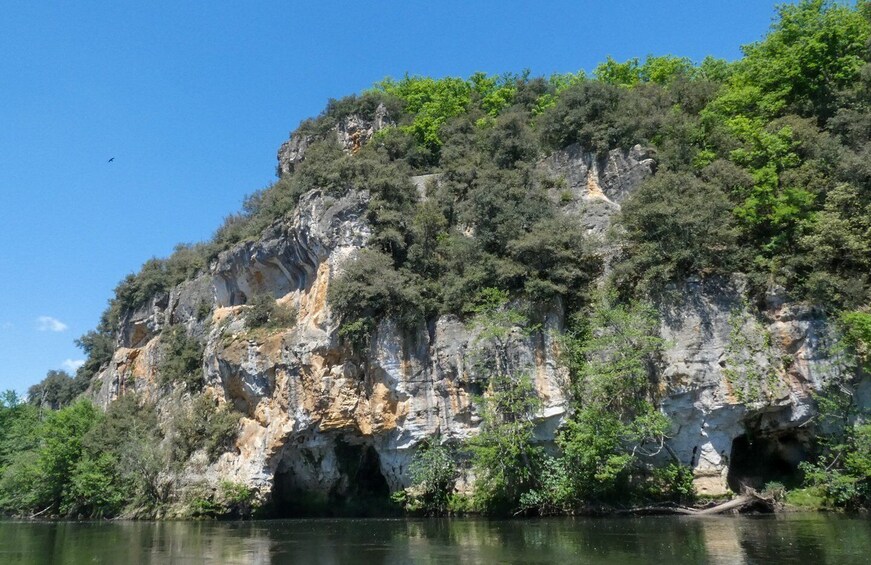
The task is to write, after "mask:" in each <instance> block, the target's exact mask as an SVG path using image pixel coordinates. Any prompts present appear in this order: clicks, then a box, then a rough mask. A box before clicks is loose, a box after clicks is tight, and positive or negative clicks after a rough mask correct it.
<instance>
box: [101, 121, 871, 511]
mask: <svg viewBox="0 0 871 565" xmlns="http://www.w3.org/2000/svg"><path fill="white" fill-rule="evenodd" d="M386 119H387V117H386V116H384V115H382V116H381V117H380V118H379V117H378V116H376V120H374V121H370V122H365V121H361V120H359V119H357V118H353V117H352V118H348V119H347V120H345V121H344V122H343V123H342V124H340V125H339V126H338V127H337V130H336V131H337V139H338V142H339V143H341V144H342V145H343V147H345V149H347V150H349V151H353V150H354V148H355V147H356V144H357V143H358V141H359V140H360V139H363V140H365V139H368V137H370V136H371V135H372V133H374V132H375V131H377V130H378V129H379V128H381V127H383V125H384V124H385V123H386V122H385V120H386ZM379 120H380V121H379ZM358 134H359V135H358ZM355 136H356V137H355ZM307 143H308V141H306V140H304V139H302V138H299V139H296V140H295V141H294V140H293V139H291V141H289V142H288V144H285V146H282V150H281V152H280V153H279V161H280V162H281V167H282V171H283V172H285V173H286V172H289V171H291V170H292V167H293V165H294V164H295V163H298V162H299V160H301V159H302V158H303V154H304V149H305V145H306V144H307ZM282 155H283V156H282ZM541 167H542V168H543V170H545V171H546V172H548V173H549V174H550V175H551V176H553V177H554V178H557V179H558V178H561V179H563V181H562V183H563V184H562V185H560V184H559V183H557V190H561V191H563V192H564V194H563V195H562V196H561V198H560V199H561V202H562V203H563V204H564V207H565V209H566V210H568V211H569V212H570V213H573V214H575V215H577V217H578V218H579V221H581V222H583V223H584V225H585V226H586V227H587V229H588V230H589V231H590V232H595V233H602V232H604V230H606V229H607V227H608V225H609V223H610V219H611V216H612V215H613V214H614V213H615V212H616V211H618V210H619V206H620V203H621V202H622V201H623V200H624V199H625V198H626V197H627V196H628V195H629V194H630V193H631V192H632V191H633V190H634V189H635V188H636V187H637V186H638V184H639V183H640V182H641V181H643V180H644V179H645V178H647V177H648V176H650V175H651V174H653V172H654V170H655V163H654V161H653V160H652V159H651V158H650V156H649V154H648V153H647V152H646V151H645V150H644V149H643V148H641V147H639V146H636V147H634V148H632V149H631V150H628V151H624V150H615V151H611V152H610V153H609V154H608V155H606V156H596V155H593V154H590V153H587V152H584V151H583V150H582V149H581V148H580V147H578V146H573V147H569V148H567V149H566V150H564V151H561V152H557V153H556V154H554V155H552V156H551V157H549V158H548V159H545V160H544V161H543V162H542V163H541ZM430 181H431V182H437V177H420V178H419V179H416V182H417V184H418V185H419V186H420V187H423V186H425V184H426V182H430ZM422 197H423V195H422ZM366 202H367V195H366V194H364V193H353V192H352V193H350V194H349V195H347V196H346V197H344V198H341V199H338V200H337V199H333V198H329V197H325V196H323V195H322V194H320V193H319V192H318V191H313V192H311V193H309V194H307V195H305V196H304V197H303V198H302V200H301V202H300V205H299V207H298V209H297V210H296V211H295V213H294V214H293V215H292V216H290V217H288V218H286V219H284V220H281V221H278V222H276V223H275V224H273V225H272V226H271V227H270V228H268V229H267V230H266V231H265V232H264V233H263V235H262V237H261V238H260V239H259V240H257V241H249V242H244V243H240V244H238V245H236V246H235V247H233V248H231V249H229V250H227V251H225V252H223V253H222V254H221V255H220V256H219V257H218V259H217V260H216V261H215V262H214V263H213V264H212V265H211V266H210V268H209V270H208V272H207V273H205V274H203V275H201V276H200V277H198V278H197V279H195V280H193V281H188V282H186V283H184V284H182V285H179V286H178V287H176V288H175V289H173V290H172V292H170V293H169V295H168V296H160V297H156V298H155V299H154V300H152V301H151V302H149V303H148V305H147V306H144V307H143V308H141V309H139V310H137V311H136V312H132V313H128V314H127V315H126V316H125V318H124V319H123V320H122V329H121V332H120V342H119V347H118V349H117V351H116V352H115V355H114V357H113V359H112V362H111V363H110V365H109V366H108V367H107V368H106V369H105V370H104V371H102V372H101V373H100V375H99V376H98V378H97V379H96V380H95V383H94V385H93V387H92V390H93V394H94V396H95V397H96V398H97V399H98V401H99V402H100V403H101V404H102V405H104V406H105V405H108V403H110V402H111V401H112V400H113V399H115V398H117V397H118V396H119V395H121V394H124V393H125V392H126V391H129V390H136V391H139V392H143V393H144V394H146V395H147V396H149V397H150V398H157V397H159V396H160V395H161V394H165V393H164V392H161V389H160V387H159V386H158V383H157V382H156V376H155V375H156V371H155V367H156V365H157V362H158V360H159V359H158V358H159V354H160V348H159V342H160V339H161V338H160V334H159V331H160V329H161V328H163V327H165V326H166V325H168V324H183V325H184V326H185V327H186V328H187V330H188V332H189V333H190V334H191V335H193V336H196V337H199V338H200V339H201V340H202V341H203V342H204V343H205V356H204V364H203V374H204V376H205V380H206V383H207V387H208V388H209V389H210V390H211V391H212V392H213V393H214V394H215V395H216V396H217V397H218V398H219V399H220V400H221V401H222V402H227V403H230V404H232V406H233V407H234V408H235V409H236V410H238V411H239V412H240V413H241V414H242V415H243V417H242V419H241V424H240V432H239V435H238V438H237V440H236V445H235V448H234V449H233V450H231V451H229V452H227V453H225V454H223V455H222V456H221V457H220V458H219V459H218V461H217V462H216V463H214V464H211V465H207V466H205V467H204V468H203V469H202V470H201V478H202V479H205V480H209V481H212V482H213V483H216V482H217V481H218V480H219V479H228V480H232V481H237V482H241V483H245V484H247V485H249V486H252V487H255V488H256V489H257V491H258V492H259V494H260V496H261V497H262V498H263V499H264V500H267V499H268V498H269V497H270V496H271V494H272V492H273V487H275V488H281V489H284V490H291V491H293V490H300V491H314V492H321V493H339V494H341V493H342V492H348V490H349V489H353V488H357V487H355V486H354V484H352V483H353V481H351V479H350V478H349V475H348V472H347V469H346V467H345V464H346V462H347V460H348V459H349V458H351V459H354V460H356V461H358V463H359V465H361V466H362V467H358V468H357V469H358V471H357V472H362V471H359V469H362V468H365V469H366V471H365V473H366V474H367V478H366V481H371V484H372V485H375V486H373V487H372V488H376V487H377V488H382V487H383V488H387V489H389V490H395V489H399V488H402V487H404V486H406V485H407V484H408V481H409V477H408V466H409V462H410V460H411V457H412V456H413V454H414V452H415V449H417V447H418V446H419V445H420V444H421V443H422V442H424V441H426V440H428V439H431V438H434V437H439V438H441V439H442V440H445V439H464V438H468V437H469V436H472V435H474V434H476V433H477V430H478V426H479V425H480V415H479V412H478V409H477V407H476V406H475V403H474V402H473V395H474V394H475V393H477V392H480V390H481V377H480V375H478V374H476V364H475V363H474V362H473V360H474V359H476V358H479V357H480V356H481V355H486V354H487V353H486V351H485V347H484V344H482V343H481V341H480V340H479V339H478V336H477V332H476V330H475V328H471V327H468V326H466V325H465V324H464V323H463V322H461V321H460V320H459V319H457V318H456V317H454V316H442V317H440V318H438V319H437V320H435V321H433V322H431V323H430V325H429V326H426V327H419V328H417V329H416V330H415V331H412V332H408V331H400V329H399V328H397V326H396V325H395V324H393V323H392V322H391V321H390V320H382V321H381V322H380V325H379V326H378V329H377V332H376V335H375V338H374V339H373V340H372V343H371V346H370V348H369V349H368V350H367V351H362V352H361V351H356V352H355V351H352V350H351V349H350V348H349V347H348V346H347V345H345V344H344V343H343V341H342V340H340V339H339V335H338V321H337V320H336V319H335V318H334V316H333V315H332V313H331V311H330V308H329V306H328V304H327V292H328V289H329V287H330V284H331V281H333V280H334V279H335V277H336V276H337V275H339V274H340V273H341V272H342V270H343V268H344V267H345V266H346V265H347V264H348V262H350V261H354V260H355V258H356V257H357V255H358V253H359V250H360V249H362V248H363V247H365V246H366V243H367V241H368V239H369V237H370V234H371V229H370V227H369V225H368V224H367V222H366V221H365V219H364V218H365V211H366ZM743 286H744V285H743V282H742V281H741V280H740V279H739V278H735V279H733V280H721V281H700V280H691V281H688V282H686V283H685V284H684V285H682V286H680V287H676V288H675V289H673V292H672V293H669V294H667V295H665V296H663V297H660V298H659V299H658V300H657V305H658V308H659V310H660V313H661V318H662V326H661V332H662V337H663V338H664V339H665V340H666V342H667V344H668V346H667V348H666V351H665V352H664V355H663V364H662V373H661V378H660V392H661V399H660V400H661V406H662V410H663V411H664V412H665V413H667V414H668V415H669V416H670V417H671V418H672V420H673V421H674V429H673V431H672V438H671V440H670V442H669V448H670V450H671V453H672V454H673V456H674V457H676V458H677V459H679V460H680V461H681V462H683V463H686V464H688V465H691V466H692V467H693V468H694V469H695V473H696V477H697V486H698V488H699V489H700V490H701V491H702V492H704V493H710V494H715V493H721V492H724V491H725V489H726V487H727V483H728V481H729V480H730V476H729V466H730V457H731V456H732V450H733V443H735V442H736V440H737V439H738V438H740V437H742V436H746V434H748V433H751V432H752V433H755V434H760V433H767V434H769V435H770V436H771V437H772V438H777V437H785V436H783V434H786V433H793V432H792V431H795V430H798V429H799V428H800V427H801V426H803V425H804V424H805V423H807V422H808V420H809V419H810V418H811V417H812V415H813V413H814V406H813V402H812V399H811V393H812V392H813V391H815V390H818V389H819V388H820V386H821V385H822V383H823V382H824V381H825V380H826V378H828V376H829V375H830V374H831V373H832V372H833V371H834V370H836V366H835V361H836V360H833V359H832V357H831V353H830V352H829V351H828V349H827V340H828V339H829V337H828V331H829V329H828V326H827V324H826V321H825V318H824V317H823V316H822V315H821V314H820V313H819V312H816V311H814V310H813V309H811V308H807V307H803V306H799V305H795V304H789V303H787V302H785V301H784V300H783V299H782V297H780V296H779V295H778V294H777V293H772V295H771V296H770V297H769V300H768V302H767V304H766V305H765V308H764V309H763V310H762V313H761V314H759V309H758V308H756V307H755V306H754V307H751V306H750V305H749V304H748V303H747V297H746V292H745V290H744V288H743ZM257 294H267V295H270V296H272V297H273V298H275V299H276V300H277V301H278V302H279V303H280V304H282V305H284V306H286V307H288V308H291V309H292V310H294V311H295V312H297V317H296V318H297V319H296V323H295V325H294V326H293V327H290V328H284V329H278V330H269V331H267V330H263V329H261V330H257V331H251V330H249V329H248V328H247V327H246V324H245V322H244V313H245V309H246V304H247V303H248V302H249V301H250V300H251V298H252V297H253V296H255V295H257ZM204 313H205V315H204ZM542 318H543V319H544V320H545V323H544V324H542V326H541V329H540V330H539V331H537V332H535V333H534V334H532V335H524V334H523V333H521V332H515V333H514V334H513V335H512V337H511V339H510V342H509V348H510V355H509V357H510V358H511V359H512V362H513V363H515V364H516V366H517V368H518V370H521V371H524V372H526V373H528V374H530V375H531V376H533V377H534V383H535V387H536V390H537V393H538V395H539V396H540V397H541V398H542V400H543V409H542V411H541V413H540V414H538V415H537V417H538V420H539V424H540V425H539V426H538V429H537V433H538V437H539V439H540V440H542V441H545V442H546V441H550V440H552V439H553V436H554V433H555V431H556V429H557V427H558V426H559V424H560V422H561V420H562V419H563V418H564V417H565V415H566V401H565V396H564V394H563V390H564V387H565V381H566V370H565V368H564V367H563V365H562V363H561V361H560V356H559V347H558V343H557V339H556V336H557V335H558V334H559V332H560V331H561V330H562V327H563V312H562V310H561V308H560V307H559V305H554V306H553V307H552V308H551V309H550V311H549V312H545V313H543V314H542ZM869 396H871V394H869ZM791 430H792V431H791ZM796 433H797V432H796ZM778 434H780V435H778ZM794 435H795V434H794ZM790 437H793V436H790ZM795 438H798V435H795ZM795 438H794V439H795ZM799 439H800V438H799ZM796 441H798V439H796ZM787 443H788V442H787ZM773 445H774V444H773ZM778 445H779V444H778ZM784 445H786V443H784ZM787 451H788V449H787V448H784V453H786V452H787ZM787 456H788V455H784V457H787ZM279 483H280V484H279ZM366 484H369V482H367V483H366ZM358 486H359V485H358Z"/></svg>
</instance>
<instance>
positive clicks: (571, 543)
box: [0, 514, 871, 565]
mask: <svg viewBox="0 0 871 565" xmlns="http://www.w3.org/2000/svg"><path fill="white" fill-rule="evenodd" d="M869 555H871V522H869V521H868V520H865V519H861V518H849V517H843V516H825V515H813V514H802V515H785V516H778V517H770V516H769V517H757V518H752V517H742V518H736V517H711V518H704V519H700V518H687V517H682V518H677V517H664V518H634V519H629V518H627V519H583V518H577V519H572V518H561V519H547V520H515V521H488V520H466V519H462V520H373V519H365V520H351V519H344V520H284V521H270V522H232V523H214V522H163V523H150V522H108V523H107V522H90V523H70V522H61V523H22V522H0V563H113V564H114V563H160V564H163V563H227V564H234V563H254V564H268V563H324V564H334V563H336V564H338V563H473V564H474V563H494V562H501V563H553V562H571V563H620V564H625V563H665V562H668V563H723V564H733V563H760V562H772V563H799V562H800V563H803V564H805V565H808V564H811V563H813V564H816V563H839V564H840V563H865V562H867V556H869Z"/></svg>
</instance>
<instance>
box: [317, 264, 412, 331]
mask: <svg viewBox="0 0 871 565" xmlns="http://www.w3.org/2000/svg"><path fill="white" fill-rule="evenodd" d="M415 282H416V277H414V275H412V274H411V273H408V272H405V271H400V270H397V269H396V268H395V267H394V266H393V261H392V259H391V258H390V257H388V256H387V255H385V254H383V253H380V252H378V251H374V250H369V249H367V250H363V251H362V252H361V253H360V255H359V257H358V258H357V260H356V261H354V262H353V263H351V264H350V265H349V266H348V267H347V269H346V271H345V273H344V275H343V276H342V277H341V278H339V279H337V280H336V281H335V282H334V283H333V284H332V285H331V286H330V291H329V300H330V303H331V304H332V305H333V308H335V309H336V311H337V312H339V313H341V315H342V317H343V318H342V328H341V330H340V333H341V335H343V336H345V337H347V338H348V339H349V340H350V341H351V342H352V343H354V344H356V345H358V346H359V345H365V344H366V343H368V339H369V337H370V336H371V334H372V332H373V331H374V330H375V327H376V323H377V320H380V319H383V318H386V317H393V318H395V319H398V320H399V322H400V323H401V324H403V325H404V326H405V327H411V326H413V325H414V324H415V323H417V322H419V321H420V320H422V319H423V313H424V310H423V308H424V307H425V304H424V300H423V298H422V296H421V294H420V290H419V287H418V286H417V285H416V284H415Z"/></svg>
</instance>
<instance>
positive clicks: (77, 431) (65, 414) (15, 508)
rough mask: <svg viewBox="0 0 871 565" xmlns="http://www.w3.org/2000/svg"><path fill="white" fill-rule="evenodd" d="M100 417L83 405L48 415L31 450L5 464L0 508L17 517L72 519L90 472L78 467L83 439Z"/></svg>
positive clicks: (89, 407) (78, 404)
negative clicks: (42, 515) (37, 516)
mask: <svg viewBox="0 0 871 565" xmlns="http://www.w3.org/2000/svg"><path fill="white" fill-rule="evenodd" d="M100 417H101V414H100V413H99V411H98V410H97V409H96V408H95V407H94V405H93V404H91V403H90V402H88V401H86V400H79V401H78V402H75V403H74V404H71V405H70V406H68V407H66V408H63V409H61V410H58V411H53V412H49V413H47V415H46V417H45V419H44V420H43V421H42V422H41V423H40V424H39V425H38V427H37V428H36V430H35V431H33V432H31V433H32V434H33V435H32V436H31V438H30V439H31V441H29V442H26V443H31V444H32V445H31V446H29V447H30V448H29V449H27V450H25V451H19V452H17V453H15V454H9V456H8V459H6V461H5V465H4V468H3V474H2V477H0V508H2V509H3V510H6V511H9V512H12V513H20V514H43V513H49V515H58V514H60V515H69V514H71V513H73V512H74V511H75V510H76V508H77V507H76V504H75V503H76V500H77V497H78V492H79V491H78V490H77V489H79V488H81V487H82V485H83V484H84V483H85V482H86V481H87V478H86V477H84V473H86V472H90V469H89V468H87V467H86V466H83V465H82V463H81V462H82V459H83V455H84V450H83V439H84V437H85V435H86V434H87V433H88V431H89V430H90V429H91V427H92V426H93V425H94V424H95V423H96V422H97V421H98V420H99V419H100ZM9 439H14V438H9ZM34 439H35V440H37V441H36V442H33V440H34Z"/></svg>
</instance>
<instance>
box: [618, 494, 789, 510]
mask: <svg viewBox="0 0 871 565" xmlns="http://www.w3.org/2000/svg"><path fill="white" fill-rule="evenodd" d="M777 507H778V504H777V501H776V500H774V498H770V497H766V496H762V495H761V494H759V493H757V492H756V491H755V490H753V489H745V491H744V493H743V494H742V495H741V496H739V497H737V498H733V499H732V500H728V501H726V502H723V503H721V504H717V505H715V506H710V507H708V508H689V507H686V506H676V505H661V506H643V507H638V508H627V509H625V510H620V511H618V512H617V513H618V514H634V515H655V514H682V515H685V516H713V515H715V514H724V513H726V512H742V511H745V512H746V511H750V510H758V511H762V512H774V511H776V510H777Z"/></svg>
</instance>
